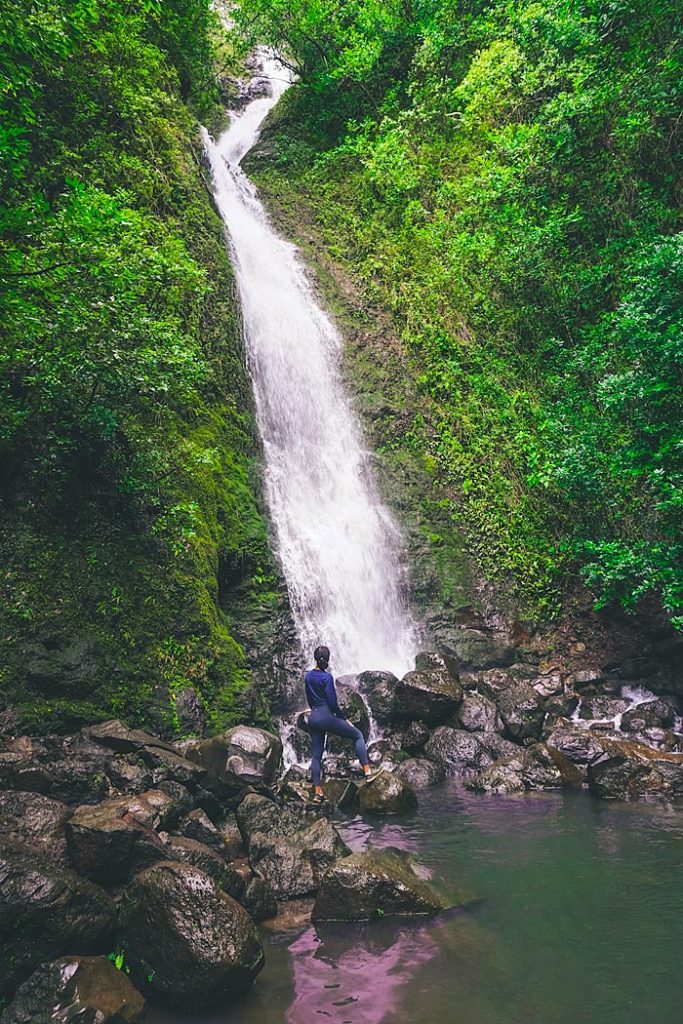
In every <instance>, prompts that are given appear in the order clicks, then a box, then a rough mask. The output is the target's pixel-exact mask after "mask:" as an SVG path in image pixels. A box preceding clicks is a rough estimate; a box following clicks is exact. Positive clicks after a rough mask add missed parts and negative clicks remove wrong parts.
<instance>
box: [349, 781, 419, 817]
mask: <svg viewBox="0 0 683 1024" xmlns="http://www.w3.org/2000/svg"><path fill="white" fill-rule="evenodd" d="M358 806H359V808H360V811H361V813H363V814H409V813H410V812H411V811H414V810H415V808H416V807H417V797H416V796H415V793H414V791H413V789H412V788H411V787H410V786H409V785H408V784H407V782H405V781H404V779H403V778H401V776H400V775H397V774H396V772H388V771H383V772H380V774H379V775H377V776H376V778H374V779H372V781H370V782H363V783H362V784H361V785H360V786H359V787H358Z"/></svg>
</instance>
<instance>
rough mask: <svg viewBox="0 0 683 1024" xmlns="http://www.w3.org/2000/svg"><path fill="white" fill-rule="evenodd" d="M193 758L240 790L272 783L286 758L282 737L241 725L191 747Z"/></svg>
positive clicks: (219, 778)
mask: <svg viewBox="0 0 683 1024" xmlns="http://www.w3.org/2000/svg"><path fill="white" fill-rule="evenodd" d="M187 757H188V759H189V760H190V761H193V762H194V763H195V764H198V765H200V766H201V767H202V768H204V769H206V771H207V772H209V773H210V774H211V775H212V776H213V777H214V778H216V779H217V780H218V781H219V782H221V783H223V784H224V785H226V786H228V787H229V788H230V789H233V790H234V791H236V792H239V791H240V790H243V789H245V788H247V787H249V786H269V785H271V784H272V783H273V782H274V781H275V778H276V776H277V773H278V770H279V768H280V761H281V758H282V742H281V740H280V738H279V736H275V735H273V733H270V732H266V731H265V729H255V728H253V727H251V726H247V725H238V726H236V727H235V728H234V729H228V731H227V732H224V733H222V734H221V735H220V736H213V737H212V738H211V739H208V740H202V741H201V743H197V744H195V745H194V746H191V747H188V750H187Z"/></svg>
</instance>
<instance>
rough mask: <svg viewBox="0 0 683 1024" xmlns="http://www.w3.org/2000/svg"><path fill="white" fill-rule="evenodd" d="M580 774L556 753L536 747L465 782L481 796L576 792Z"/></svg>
mask: <svg viewBox="0 0 683 1024" xmlns="http://www.w3.org/2000/svg"><path fill="white" fill-rule="evenodd" d="M582 778H583V776H582V773H581V772H580V770H579V769H578V768H576V766H575V765H573V764H572V763H571V761H569V760H568V759H567V758H566V757H565V756H564V755H563V754H561V753H560V752H559V751H558V750H555V749H553V748H551V747H548V746H547V745H546V744H545V743H537V744H535V745H534V746H532V747H526V748H525V749H524V750H518V751H517V752H516V753H515V754H513V755H512V756H511V757H506V758H503V759H501V760H499V761H496V762H495V763H494V764H492V765H491V767H490V768H487V769H486V770H485V771H483V772H482V773H481V774H480V775H478V776H477V777H476V778H474V779H470V780H468V781H467V782H466V783H465V785H466V786H467V788H468V789H472V790H474V791H475V792H480V793H517V792H522V791H529V790H553V789H566V788H572V789H577V788H579V787H580V786H581V783H582Z"/></svg>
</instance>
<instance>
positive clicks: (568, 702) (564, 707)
mask: <svg viewBox="0 0 683 1024" xmlns="http://www.w3.org/2000/svg"><path fill="white" fill-rule="evenodd" d="M579 700H580V698H579V696H578V694H576V693H571V692H567V693H561V694H557V696H555V697H550V698H549V699H548V700H546V702H545V713H546V716H548V715H553V716H554V717H555V718H557V719H559V718H571V716H572V715H573V714H574V712H575V711H576V709H577V708H578V706H579Z"/></svg>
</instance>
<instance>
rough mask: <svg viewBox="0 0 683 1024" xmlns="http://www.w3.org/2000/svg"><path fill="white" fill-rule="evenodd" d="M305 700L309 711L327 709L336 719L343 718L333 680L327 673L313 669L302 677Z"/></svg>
mask: <svg viewBox="0 0 683 1024" xmlns="http://www.w3.org/2000/svg"><path fill="white" fill-rule="evenodd" d="M304 685H305V687H306V700H307V701H308V706H309V707H310V709H311V711H315V709H316V708H328V709H329V710H330V711H331V712H332V714H333V715H334V716H335V717H336V718H343V717H344V716H343V714H342V710H341V708H340V707H339V703H338V701H337V691H336V690H335V688H334V679H333V678H332V675H331V674H330V673H329V672H321V671H320V669H319V668H313V669H311V671H310V672H307V673H306V675H305V677H304Z"/></svg>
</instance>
